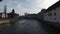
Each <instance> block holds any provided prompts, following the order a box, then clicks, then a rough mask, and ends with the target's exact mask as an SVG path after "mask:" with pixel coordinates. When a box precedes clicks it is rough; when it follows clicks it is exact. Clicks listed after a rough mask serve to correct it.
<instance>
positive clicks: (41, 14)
mask: <svg viewBox="0 0 60 34" xmlns="http://www.w3.org/2000/svg"><path fill="white" fill-rule="evenodd" d="M45 10H46V9H42V10H41V12H39V13H38V14H37V19H38V20H43V19H44V11H45Z"/></svg>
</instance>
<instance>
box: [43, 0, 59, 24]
mask: <svg viewBox="0 0 60 34" xmlns="http://www.w3.org/2000/svg"><path fill="white" fill-rule="evenodd" d="M44 21H50V22H58V23H60V1H58V2H56V3H55V4H53V5H52V6H50V7H49V8H48V9H47V10H46V11H45V12H44Z"/></svg>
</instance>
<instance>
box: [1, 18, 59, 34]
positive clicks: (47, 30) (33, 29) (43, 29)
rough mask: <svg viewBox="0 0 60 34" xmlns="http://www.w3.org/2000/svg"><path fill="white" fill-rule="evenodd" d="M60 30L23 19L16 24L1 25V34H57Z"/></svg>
mask: <svg viewBox="0 0 60 34" xmlns="http://www.w3.org/2000/svg"><path fill="white" fill-rule="evenodd" d="M57 33H60V30H58V29H56V28H53V27H51V26H50V25H48V24H43V23H41V22H39V21H37V20H33V19H22V20H20V21H18V22H16V23H14V24H5V25H0V34H57Z"/></svg>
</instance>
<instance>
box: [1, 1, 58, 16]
mask: <svg viewBox="0 0 60 34" xmlns="http://www.w3.org/2000/svg"><path fill="white" fill-rule="evenodd" d="M56 1H57V0H3V1H2V2H1V3H0V7H1V8H0V12H1V11H3V9H4V5H7V12H11V10H12V9H15V11H16V13H19V14H20V15H24V14H25V13H26V12H27V13H30V14H32V13H38V12H40V10H41V9H42V8H47V7H49V6H50V5H52V4H53V3H54V2H56Z"/></svg>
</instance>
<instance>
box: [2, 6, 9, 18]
mask: <svg viewBox="0 0 60 34" xmlns="http://www.w3.org/2000/svg"><path fill="white" fill-rule="evenodd" d="M6 10H7V7H6V5H5V6H4V12H3V13H2V18H8V15H7V12H6Z"/></svg>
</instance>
